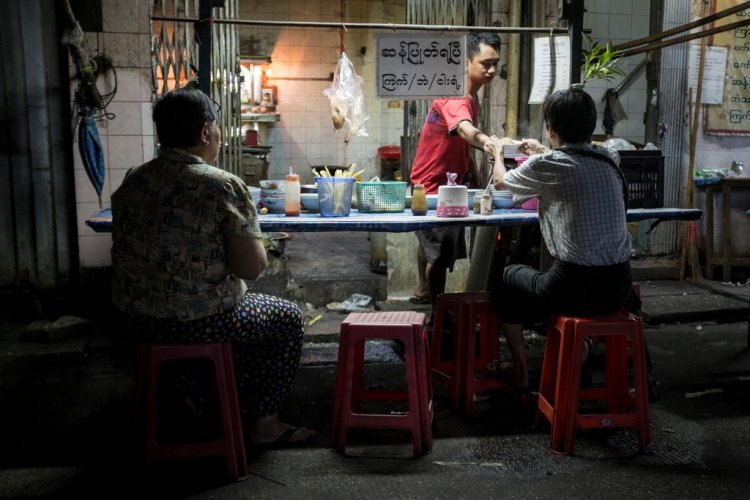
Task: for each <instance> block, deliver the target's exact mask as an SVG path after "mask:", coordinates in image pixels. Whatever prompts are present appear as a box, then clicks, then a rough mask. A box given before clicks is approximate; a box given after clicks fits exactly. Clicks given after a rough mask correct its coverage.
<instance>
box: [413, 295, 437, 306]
mask: <svg viewBox="0 0 750 500" xmlns="http://www.w3.org/2000/svg"><path fill="white" fill-rule="evenodd" d="M409 302H410V303H412V304H419V305H424V304H430V303H431V302H432V301H431V300H430V298H429V297H417V296H416V295H415V296H414V297H409Z"/></svg>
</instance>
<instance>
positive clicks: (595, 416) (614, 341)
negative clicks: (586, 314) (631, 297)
mask: <svg viewBox="0 0 750 500" xmlns="http://www.w3.org/2000/svg"><path fill="white" fill-rule="evenodd" d="M589 336H591V337H595V338H596V339H597V340H603V341H604V342H606V351H605V353H606V384H605V386H604V387H599V388H581V366H582V364H583V349H584V343H585V340H586V337H589ZM628 354H630V356H631V357H632V359H633V375H634V380H635V384H634V385H635V387H634V389H635V393H634V394H633V393H632V392H631V390H630V387H629V384H628ZM646 376H647V375H646V344H645V340H644V336H643V321H642V320H641V318H639V317H638V316H634V315H632V314H629V313H627V312H625V311H621V312H619V313H616V314H612V315H609V316H597V317H590V318H583V317H581V318H577V317H569V316H552V317H551V318H550V324H549V329H548V332H547V342H546V345H545V348H544V361H543V363H542V376H541V383H540V386H539V399H538V403H537V404H538V415H539V417H541V415H543V416H544V417H546V419H547V420H548V421H549V423H550V425H551V427H552V430H551V440H550V441H551V444H550V447H551V448H552V451H554V452H557V453H562V454H566V455H570V454H571V453H572V452H573V435H574V433H575V431H576V429H591V428H609V427H632V428H635V429H636V430H637V432H638V441H639V445H640V448H641V450H647V449H648V448H649V446H650V445H651V419H650V417H649V411H648V385H647V379H646ZM582 400H606V402H607V410H606V413H582V412H581V411H580V402H581V401H582ZM631 409H632V410H634V411H630V410H631Z"/></svg>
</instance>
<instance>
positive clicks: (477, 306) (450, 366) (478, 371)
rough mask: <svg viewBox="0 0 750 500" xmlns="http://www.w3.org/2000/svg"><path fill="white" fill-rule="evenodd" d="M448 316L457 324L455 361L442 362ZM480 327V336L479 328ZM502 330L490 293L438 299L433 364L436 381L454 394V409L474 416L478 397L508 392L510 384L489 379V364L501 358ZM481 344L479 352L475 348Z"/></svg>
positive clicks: (454, 295) (433, 336) (454, 340)
mask: <svg viewBox="0 0 750 500" xmlns="http://www.w3.org/2000/svg"><path fill="white" fill-rule="evenodd" d="M446 316H450V317H451V318H452V321H453V325H454V329H453V352H454V358H453V359H450V360H443V359H441V353H440V349H441V345H442V343H443V338H442V331H443V324H444V323H445V322H446ZM477 325H479V337H478V338H477V332H476V327H477ZM498 335H499V329H498V324H497V317H496V316H495V313H494V311H493V310H492V304H491V303H490V298H489V293H488V292H466V293H444V294H442V295H439V296H438V298H437V304H436V310H435V322H434V326H433V331H432V344H431V346H430V364H431V366H432V374H433V376H434V377H435V381H437V382H440V383H442V384H445V385H446V386H447V387H448V389H449V390H450V393H451V408H452V409H453V410H454V411H459V410H460V409H461V407H462V405H463V411H464V412H465V413H466V414H467V415H471V413H472V410H473V402H474V394H476V393H478V392H482V391H489V390H494V389H504V388H506V387H507V384H506V383H505V382H504V381H502V380H500V379H498V378H496V377H491V376H489V373H488V370H487V365H488V364H489V363H490V361H492V360H494V359H496V358H497V356H498V354H499V349H498V345H499V342H498ZM477 341H478V343H479V352H478V353H477V352H476V348H475V346H476V345H477Z"/></svg>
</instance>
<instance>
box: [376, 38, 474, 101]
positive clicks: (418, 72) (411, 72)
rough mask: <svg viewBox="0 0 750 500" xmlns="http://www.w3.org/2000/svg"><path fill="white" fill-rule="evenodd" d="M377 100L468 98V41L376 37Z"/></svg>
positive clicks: (459, 39)
mask: <svg viewBox="0 0 750 500" xmlns="http://www.w3.org/2000/svg"><path fill="white" fill-rule="evenodd" d="M377 45H378V54H377V90H378V97H386V98H396V97H397V98H400V99H429V98H433V97H461V96H464V95H466V88H465V84H466V63H465V55H466V38H465V37H463V36H440V35H429V36H425V35H409V34H401V35H378V36H377Z"/></svg>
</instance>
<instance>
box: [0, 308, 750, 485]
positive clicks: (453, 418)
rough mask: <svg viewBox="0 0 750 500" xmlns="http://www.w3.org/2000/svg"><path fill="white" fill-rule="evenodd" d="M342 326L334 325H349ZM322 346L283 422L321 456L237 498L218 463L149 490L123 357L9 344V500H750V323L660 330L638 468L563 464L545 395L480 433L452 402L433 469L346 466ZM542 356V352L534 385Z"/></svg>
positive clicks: (95, 345)
mask: <svg viewBox="0 0 750 500" xmlns="http://www.w3.org/2000/svg"><path fill="white" fill-rule="evenodd" d="M401 305H403V304H401ZM398 306H399V304H395V305H394V304H389V307H393V308H397V307H398ZM330 316H331V317H330V318H327V319H326V322H328V324H331V325H334V324H336V319H338V321H339V322H340V320H341V319H342V318H343V317H344V315H343V314H342V313H330ZM324 323H325V322H324ZM13 328H14V325H7V324H6V325H4V328H3V329H2V330H3V331H4V332H5V333H4V335H5V337H4V338H6V339H7V338H10V337H12V335H13V334H14V333H18V330H19V329H20V328H22V326H21V325H17V326H16V331H15V332H14V331H13ZM100 334H101V332H100ZM319 335H321V336H320V337H317V339H318V340H321V342H316V341H314V340H313V339H312V338H311V339H310V341H309V342H308V343H307V344H306V346H305V356H308V360H307V361H306V362H305V363H304V365H303V366H302V367H301V368H300V369H299V371H298V374H297V378H296V383H295V387H294V390H293V393H292V394H291V396H290V398H289V401H288V403H287V405H286V407H285V409H284V414H283V416H284V417H285V418H286V419H287V420H288V421H290V422H294V423H297V424H304V425H308V426H311V427H313V428H315V429H317V431H318V436H317V437H316V439H315V441H314V442H313V443H312V445H311V446H309V447H307V448H302V449H286V450H274V451H268V452H265V453H263V454H262V455H260V456H255V455H252V456H251V457H250V464H249V467H250V471H251V473H250V477H249V478H248V479H247V480H245V481H243V482H240V483H236V484H224V482H223V467H221V464H219V463H215V462H201V461H197V462H177V463H173V464H167V465H166V466H165V467H164V468H163V469H162V470H161V476H160V481H158V482H157V483H155V484H152V485H151V486H149V487H148V488H147V487H146V486H144V485H142V484H141V483H140V482H139V481H138V478H139V474H138V469H137V466H136V464H137V463H138V461H137V460H136V458H135V457H134V454H133V450H134V448H135V446H134V440H133V439H132V436H131V434H130V414H131V413H130V412H131V390H132V371H131V368H132V367H131V363H130V357H129V353H128V352H127V350H125V349H123V347H122V346H123V344H122V342H121V341H118V340H116V339H115V340H112V341H111V342H107V341H105V340H104V338H103V337H104V336H106V335H96V334H95V337H96V338H97V340H92V338H89V339H86V340H85V341H83V340H80V339H71V340H69V341H66V342H63V343H58V344H57V345H55V344H48V345H45V346H43V347H44V349H45V352H44V353H43V355H42V354H41V353H40V352H39V351H40V347H39V346H37V348H36V353H34V354H32V351H34V349H32V346H30V345H28V344H26V345H25V346H26V347H27V348H28V349H29V351H28V352H27V355H25V356H22V355H20V354H19V351H18V347H17V346H18V343H13V342H5V343H4V344H3V347H4V349H3V351H4V352H5V353H6V359H5V365H3V366H4V369H5V371H4V374H5V375H6V376H4V377H3V382H2V383H0V401H2V402H3V403H2V406H3V411H2V412H0V443H2V446H1V447H0V498H57V497H60V498H62V497H66V498H89V497H96V498H137V497H142V496H158V497H160V498H162V497H163V498H246V497H252V498H353V497H357V496H360V497H363V498H488V497H491V496H492V497H494V496H510V497H518V498H603V497H611V498H638V497H646V496H649V497H666V498H744V497H745V496H746V492H747V491H748V488H749V487H750V431H748V422H750V418H749V417H750V351H748V350H747V349H746V336H747V322H746V321H744V322H738V321H737V322H729V323H716V322H712V321H709V320H703V321H700V322H688V323H681V324H676V323H673V324H661V325H654V326H649V327H648V328H647V331H646V335H647V339H648V343H649V346H650V350H651V354H652V356H653V360H654V366H655V371H656V375H657V377H658V379H659V381H660V383H661V389H662V399H661V400H660V401H658V402H655V403H652V404H651V405H650V408H651V417H652V431H653V440H654V445H655V449H654V452H653V453H652V454H648V455H639V454H638V453H637V451H638V450H637V441H636V438H635V436H634V434H633V433H632V432H631V431H620V432H616V433H614V434H606V433H601V432H596V431H581V432H579V433H578V434H577V438H576V441H575V455H574V456H569V457H567V456H559V455H556V454H553V453H551V452H550V450H549V433H548V429H547V428H546V427H545V426H540V427H536V426H535V425H534V421H535V419H534V417H535V399H534V397H533V395H532V397H531V398H529V399H526V400H524V399H523V398H520V397H519V395H518V394H516V393H513V392H499V393H496V394H494V395H492V397H490V398H489V399H487V400H485V401H482V402H480V403H478V404H477V405H476V406H475V415H474V416H473V417H467V416H462V415H458V414H455V413H453V412H451V411H450V410H449V409H448V408H447V407H446V404H447V400H446V398H445V394H444V393H443V392H442V389H440V388H436V408H437V410H436V415H435V420H434V428H433V432H434V440H435V441H434V447H433V451H432V452H431V453H429V454H427V455H424V456H422V457H419V458H411V457H410V453H411V446H410V443H409V441H408V436H406V435H402V434H399V433H394V432H392V431H391V432H385V433H383V432H376V431H369V432H359V433H357V432H353V433H352V435H351V443H352V446H350V448H349V449H348V453H349V456H343V455H340V454H338V453H336V452H333V451H332V450H330V448H329V443H330V440H329V432H330V418H331V412H332V407H333V398H334V383H335V354H333V353H334V352H335V346H336V344H335V342H328V341H330V340H331V337H333V336H334V332H329V333H328V336H327V337H326V336H324V335H325V334H324V333H323V332H319ZM541 338H542V339H543V337H541ZM79 341H80V342H79ZM541 342H542V343H543V340H542V341H541ZM66 343H70V344H71V345H69V346H68V347H64V346H63V345H62V344H66ZM326 344H330V345H328V346H327V345H326ZM316 350H317V352H315V351H316ZM541 352H542V349H541V348H539V349H534V348H532V350H531V356H532V369H533V373H532V374H533V376H534V377H536V376H538V372H537V371H536V370H535V369H534V368H533V367H534V366H536V367H538V366H539V362H540V356H541ZM9 358H13V359H14V361H13V363H12V366H14V367H15V368H14V369H13V370H11V369H10V368H9V367H10V366H11V363H8V359H9ZM370 361H371V363H370V365H369V370H370V371H369V372H368V373H369V374H370V375H369V376H372V377H374V379H375V380H377V381H379V383H382V384H386V385H388V384H398V383H400V380H401V379H402V378H403V365H401V364H400V358H399V357H398V356H397V355H394V351H393V350H391V349H388V348H387V346H386V347H382V346H381V347H380V348H376V349H375V351H374V352H373V354H372V357H371V359H370ZM13 374H15V376H12V375H13ZM178 464H179V465H178Z"/></svg>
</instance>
